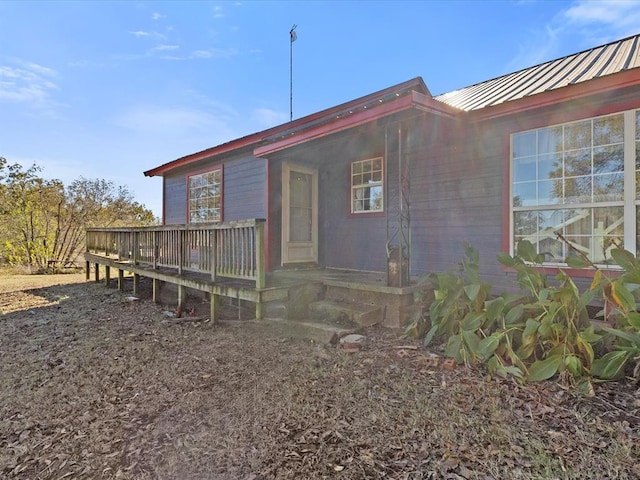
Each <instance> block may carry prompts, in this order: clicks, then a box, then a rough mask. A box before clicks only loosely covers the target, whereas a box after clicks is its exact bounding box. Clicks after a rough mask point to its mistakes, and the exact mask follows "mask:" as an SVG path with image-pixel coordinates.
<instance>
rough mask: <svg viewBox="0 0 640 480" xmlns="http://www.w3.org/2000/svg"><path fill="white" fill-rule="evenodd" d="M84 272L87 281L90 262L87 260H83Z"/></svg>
mask: <svg viewBox="0 0 640 480" xmlns="http://www.w3.org/2000/svg"><path fill="white" fill-rule="evenodd" d="M84 274H85V277H86V280H87V281H89V279H90V278H91V264H90V263H89V262H84Z"/></svg>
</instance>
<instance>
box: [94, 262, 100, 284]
mask: <svg viewBox="0 0 640 480" xmlns="http://www.w3.org/2000/svg"><path fill="white" fill-rule="evenodd" d="M93 267H94V271H93V275H94V278H93V279H94V280H95V282H96V283H97V282H99V281H100V264H99V263H94V265H93Z"/></svg>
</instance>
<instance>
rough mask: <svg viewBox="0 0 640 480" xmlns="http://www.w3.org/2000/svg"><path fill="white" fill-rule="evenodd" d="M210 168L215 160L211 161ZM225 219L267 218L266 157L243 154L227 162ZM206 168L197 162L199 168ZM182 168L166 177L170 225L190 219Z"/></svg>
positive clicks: (225, 165)
mask: <svg viewBox="0 0 640 480" xmlns="http://www.w3.org/2000/svg"><path fill="white" fill-rule="evenodd" d="M210 167H211V168H214V167H215V164H213V163H211V164H210ZM223 168H224V170H223V171H224V178H223V191H224V199H223V208H224V211H223V220H224V221H231V220H244V219H247V218H266V205H265V203H266V202H265V201H266V192H265V188H266V187H265V185H266V178H267V175H266V164H265V160H263V159H257V158H254V157H243V158H238V159H232V160H228V161H226V162H225V163H224V166H223ZM206 169H207V165H198V169H197V170H193V171H197V172H201V171H204V170H206ZM190 173H191V171H189V170H187V171H182V172H179V173H176V174H173V175H167V176H166V177H165V178H164V222H165V224H167V225H175V224H183V223H187V176H188V175H189V174H190Z"/></svg>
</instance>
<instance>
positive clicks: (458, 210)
mask: <svg viewBox="0 0 640 480" xmlns="http://www.w3.org/2000/svg"><path fill="white" fill-rule="evenodd" d="M631 108H640V87H634V88H627V89H624V90H620V91H615V92H609V93H607V94H602V95H598V96H592V97H590V98H582V99H580V100H573V101H569V102H564V103H562V104H557V105H551V106H545V107H543V108H539V109H535V110H529V111H526V112H520V113H518V114H513V115H509V116H504V117H500V118H496V119H490V120H483V121H473V118H470V119H469V120H467V121H465V122H464V123H463V124H460V125H459V126H457V127H456V128H455V129H454V130H452V137H451V140H450V141H449V142H442V141H438V140H435V139H433V140H430V141H428V143H429V146H428V147H427V150H426V151H425V152H424V155H425V157H424V158H422V159H421V161H420V162H419V165H420V166H419V167H418V168H415V169H414V170H413V171H414V174H413V175H412V178H411V182H412V186H411V193H412V246H413V249H412V274H422V273H429V272H438V271H446V270H452V269H453V270H456V269H457V268H458V264H459V262H460V260H461V259H462V257H463V255H464V248H463V242H465V241H466V242H469V243H470V244H471V245H472V246H473V247H475V248H476V249H477V250H478V252H479V255H480V268H481V273H482V276H483V279H484V280H485V281H488V282H490V283H491V284H492V285H493V286H494V292H499V291H501V290H504V289H507V290H512V289H513V288H514V285H515V276H514V275H513V273H511V272H506V271H505V270H504V269H503V268H502V266H501V265H500V264H499V263H498V262H497V260H496V256H497V254H498V253H500V252H503V251H508V247H509V236H510V235H511V232H510V231H509V228H510V227H509V214H510V212H509V191H510V190H509V189H510V185H509V182H510V168H511V167H510V135H511V134H512V133H515V132H520V131H524V130H529V129H533V128H539V127H544V126H550V125H555V124H559V123H564V122H570V121H574V120H580V119H585V118H590V117H594V116H599V115H605V114H608V113H614V112H619V111H622V110H627V109H631ZM585 281H586V280H585Z"/></svg>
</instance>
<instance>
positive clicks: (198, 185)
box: [188, 169, 222, 223]
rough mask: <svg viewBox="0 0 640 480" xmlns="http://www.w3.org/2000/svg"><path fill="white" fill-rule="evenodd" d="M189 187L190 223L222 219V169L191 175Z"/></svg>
mask: <svg viewBox="0 0 640 480" xmlns="http://www.w3.org/2000/svg"><path fill="white" fill-rule="evenodd" d="M188 187H189V188H188V190H189V192H188V195H189V223H204V222H220V221H222V170H221V169H218V170H212V171H210V172H206V173H200V174H197V175H191V176H190V177H189V180H188Z"/></svg>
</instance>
